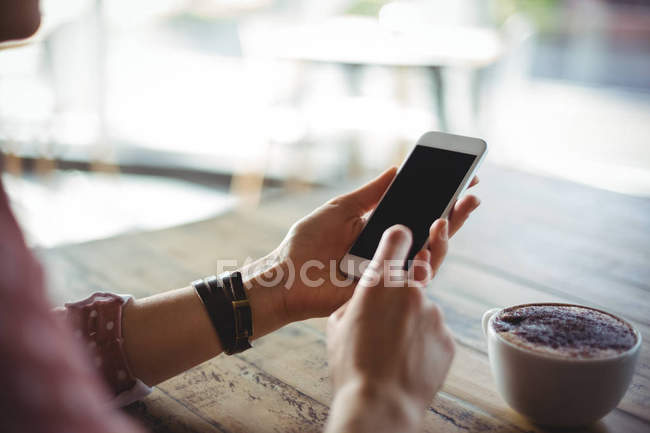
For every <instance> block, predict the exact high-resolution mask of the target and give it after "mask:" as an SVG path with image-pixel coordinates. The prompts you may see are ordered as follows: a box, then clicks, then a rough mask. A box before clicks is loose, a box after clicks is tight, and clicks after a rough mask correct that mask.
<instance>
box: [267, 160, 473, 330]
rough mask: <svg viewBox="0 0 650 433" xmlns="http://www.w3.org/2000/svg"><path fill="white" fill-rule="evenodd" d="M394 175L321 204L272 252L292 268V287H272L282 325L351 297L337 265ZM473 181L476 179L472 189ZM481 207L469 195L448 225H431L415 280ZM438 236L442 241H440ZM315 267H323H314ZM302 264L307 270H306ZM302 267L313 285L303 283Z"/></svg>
mask: <svg viewBox="0 0 650 433" xmlns="http://www.w3.org/2000/svg"><path fill="white" fill-rule="evenodd" d="M396 172H397V169H396V168H395V167H392V168H390V169H388V170H386V171H385V172H384V173H382V174H381V175H380V176H379V177H377V178H375V179H374V180H372V181H370V182H369V183H367V184H365V185H364V186H362V187H360V188H359V189H357V190H355V191H352V192H350V193H348V194H344V195H341V196H339V197H336V198H334V199H332V200H330V201H328V202H327V203H325V204H324V205H322V206H320V207H319V208H317V209H316V210H314V211H313V212H312V213H310V214H309V215H307V216H306V217H304V218H302V219H301V220H299V221H298V222H296V223H295V224H294V225H293V226H292V227H291V229H290V230H289V233H288V234H287V235H286V237H285V238H284V240H283V241H282V243H281V244H280V246H279V247H278V248H277V249H276V250H275V251H273V253H271V255H270V256H271V261H272V262H274V263H277V264H278V265H279V267H280V269H282V270H283V271H284V272H286V270H287V269H288V267H289V266H291V267H292V268H293V270H294V275H293V278H292V280H293V281H292V283H291V285H290V286H289V287H278V288H276V293H275V294H274V296H273V297H272V298H273V301H272V302H273V303H274V304H276V306H277V308H276V310H280V311H278V312H277V314H279V315H280V316H282V321H283V322H284V323H289V322H293V321H297V320H304V319H307V318H310V317H323V316H327V315H329V314H331V313H332V312H333V311H334V310H336V309H337V308H338V307H339V306H341V305H342V304H343V303H345V302H346V301H347V300H348V299H349V298H350V297H351V296H352V293H353V291H354V287H355V286H356V284H357V282H356V281H354V280H351V279H347V278H346V276H345V275H344V274H343V273H342V272H341V271H340V270H339V266H338V262H339V261H340V260H341V259H342V258H343V256H344V255H345V253H346V252H347V251H348V250H349V249H350V247H351V246H352V244H353V242H354V241H355V240H356V238H357V237H358V236H359V233H360V232H361V230H362V229H363V227H364V225H365V222H366V219H367V214H368V213H369V212H370V211H371V210H372V209H374V207H375V206H376V205H377V204H378V202H379V200H380V199H381V197H382V195H383V194H384V192H385V191H386V188H388V186H389V185H390V183H391V181H392V180H393V178H394V177H395V174H396ZM477 183H478V178H476V177H475V178H474V179H473V180H472V182H471V184H470V186H474V185H476V184H477ZM479 204H480V200H479V199H478V198H477V197H475V196H473V195H467V196H465V197H463V198H462V199H460V200H458V202H456V204H455V205H454V207H453V210H452V212H451V214H450V217H449V223H448V224H446V222H445V221H444V220H437V221H436V222H434V224H433V225H432V226H431V230H430V236H429V241H428V243H427V245H426V246H425V248H423V249H422V250H421V251H420V252H419V253H418V254H417V255H416V257H415V259H416V260H421V261H424V262H428V263H429V265H430V268H429V269H428V270H427V269H423V268H421V267H420V268H418V270H417V271H416V273H415V279H416V280H419V281H422V282H425V283H426V282H428V280H429V279H430V278H431V276H432V275H433V274H434V273H435V271H436V270H437V269H438V267H439V266H440V264H441V263H442V259H443V258H444V255H445V253H446V245H447V243H446V238H447V237H450V236H453V234H454V233H456V232H457V231H458V229H459V228H460V227H461V226H462V225H463V223H464V222H465V221H466V220H467V218H468V217H469V215H470V213H471V212H472V211H473V210H474V209H476V208H477V207H478V206H479ZM441 238H442V239H445V242H440V241H439V240H440V239H441ZM441 248H444V249H445V251H441ZM317 263H320V264H322V265H324V266H321V265H318V266H316V264H317ZM306 264H307V265H311V266H307V267H305V265H306ZM301 269H304V271H303V272H304V273H305V275H306V276H307V278H308V280H309V281H311V282H314V284H309V281H307V282H306V281H303V278H301V275H300V270H301ZM335 279H336V280H338V281H335ZM346 279H347V281H345V280H346ZM315 282H318V284H315Z"/></svg>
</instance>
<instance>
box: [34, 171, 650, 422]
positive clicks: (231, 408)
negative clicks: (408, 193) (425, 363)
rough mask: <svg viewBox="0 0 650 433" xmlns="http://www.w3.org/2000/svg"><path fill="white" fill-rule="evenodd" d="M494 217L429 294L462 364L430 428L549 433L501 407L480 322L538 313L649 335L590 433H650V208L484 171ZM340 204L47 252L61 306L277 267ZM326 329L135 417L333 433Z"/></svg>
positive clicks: (262, 346) (288, 338) (310, 328)
mask: <svg viewBox="0 0 650 433" xmlns="http://www.w3.org/2000/svg"><path fill="white" fill-rule="evenodd" d="M481 178H482V182H481V184H480V186H479V187H478V188H477V192H478V193H479V194H480V196H481V198H482V199H483V205H482V206H481V208H479V210H478V211H477V213H476V215H475V216H474V217H473V218H472V219H471V220H470V221H469V222H468V224H467V225H466V227H465V228H464V229H463V231H462V232H461V233H460V234H459V235H458V236H457V237H456V238H454V240H453V246H452V248H451V251H450V254H449V257H448V258H447V261H446V263H445V265H444V267H443V269H442V270H441V272H440V274H439V275H438V277H437V278H436V280H435V282H434V284H433V286H432V287H430V288H429V290H428V296H430V297H431V299H433V300H435V301H436V302H438V303H439V304H440V305H441V306H442V308H443V309H444V311H445V314H446V317H447V320H448V322H449V325H450V327H451V328H452V330H453V331H454V333H455V335H456V339H457V342H458V351H457V355H456V358H455V360H454V364H453V367H452V369H451V373H450V375H449V377H448V379H447V381H446V383H445V385H444V387H443V389H442V391H441V392H439V393H438V395H437V397H436V398H435V399H434V401H433V402H432V403H431V407H430V409H429V411H428V413H427V415H426V426H425V430H426V431H432V432H433V431H435V432H460V431H465V432H466V431H498V432H508V431H535V432H537V431H543V429H542V428H540V427H537V426H535V425H532V424H531V423H530V422H528V421H527V420H525V419H524V418H522V417H521V416H519V415H518V414H516V413H515V412H513V411H512V410H511V409H510V408H509V407H508V406H507V405H506V404H505V403H504V401H503V400H502V399H501V398H500V397H499V395H498V394H497V392H496V389H495V385H494V383H493V381H492V377H491V374H490V370H489V366H488V359H487V355H486V345H485V341H484V338H483V336H482V332H481V329H480V328H481V326H480V317H481V313H483V311H485V310H486V309H488V308H490V307H494V306H505V305H509V304H516V303H522V302H529V301H566V302H576V303H581V304H586V305H592V306H596V307H601V308H604V309H606V310H609V311H612V312H614V313H618V314H620V315H622V316H623V317H625V318H626V319H629V320H630V321H631V322H632V323H634V324H635V325H636V326H637V327H638V328H639V329H640V330H641V332H642V333H643V337H644V341H645V342H644V344H643V346H642V348H641V357H640V362H639V364H638V366H637V371H636V374H635V376H634V382H633V385H632V386H631V387H630V389H629V391H628V393H627V395H626V396H625V398H624V399H623V401H622V402H621V404H620V405H619V407H618V408H617V409H616V410H614V411H613V412H611V413H610V414H609V415H608V416H607V417H605V418H604V419H603V420H602V421H600V422H599V423H597V424H596V425H594V426H592V427H591V429H590V430H589V431H600V432H605V431H612V432H614V431H616V432H626V433H628V432H648V431H650V348H649V345H648V343H647V342H648V340H649V339H650V315H649V314H648V313H649V312H650V296H649V294H650V200H648V199H640V198H633V197H628V196H624V195H620V194H616V193H611V192H606V191H601V190H596V189H592V188H588V187H585V186H581V185H577V184H573V183H569V182H564V181H559V180H552V179H547V178H542V177H537V176H532V175H528V174H523V173H520V172H517V171H511V170H506V169H501V168H496V167H492V166H489V165H488V166H485V167H484V168H483V169H482V171H481ZM334 193H335V191H333V190H317V191H311V192H309V193H304V194H302V195H292V196H291V197H285V198H277V199H274V200H267V201H266V202H264V203H263V204H262V206H261V207H260V208H259V209H258V210H257V211H255V212H252V213H243V214H239V213H233V214H230V215H226V216H222V217H219V218H215V219H212V220H209V221H204V222H199V223H195V224H189V225H185V226H181V227H176V228H173V229H168V230H163V231H158V232H150V233H141V234H131V235H124V236H120V237H117V238H113V239H108V240H103V241H98V242H91V243H87V244H81V245H72V246H66V247H61V248H56V249H52V250H45V251H41V252H40V254H41V256H42V257H43V260H44V261H45V263H46V264H47V266H48V267H49V269H50V271H51V274H52V275H53V286H54V289H53V297H54V298H55V300H57V301H59V302H60V301H63V300H68V299H77V298H80V297H82V296H85V295H87V294H89V293H90V292H93V291H96V290H111V291H116V292H122V293H132V294H135V295H136V296H144V295H148V294H151V293H155V292H158V291H162V290H166V289H171V288H176V287H180V286H184V285H186V284H187V283H188V282H189V281H191V280H193V279H194V278H195V277H197V276H203V275H207V274H209V273H212V272H213V271H214V269H215V266H216V262H217V260H218V259H219V258H236V259H243V258H245V257H247V256H252V257H257V256H260V255H263V254H265V253H267V252H268V251H269V250H270V249H271V248H273V247H274V246H275V245H276V244H277V243H278V242H279V241H280V240H281V239H282V237H283V235H284V234H285V232H286V230H287V228H288V227H289V225H290V223H291V222H292V221H294V220H295V219H297V218H298V217H300V216H302V215H303V214H305V213H306V212H307V211H309V210H310V209H312V208H313V207H315V206H316V205H317V204H319V203H321V202H322V201H323V200H324V199H326V198H328V197H331V196H333V195H334ZM324 323H325V321H324V319H315V320H308V321H306V322H301V323H294V324H292V325H289V326H287V327H285V328H283V329H281V330H279V331H277V332H275V333H273V334H271V335H269V336H267V337H265V338H263V339H260V340H259V341H257V342H256V344H255V348H254V349H253V350H249V351H247V352H244V353H242V354H240V355H237V356H230V357H229V356H223V355H222V356H219V357H217V358H215V359H213V360H211V361H208V362H206V363H204V364H202V365H200V366H198V367H196V368H193V369H192V370H189V371H187V372H186V373H184V374H181V375H179V376H177V377H175V378H172V379H170V380H168V381H167V382H164V383H163V384H161V385H160V386H158V387H156V388H155V390H154V392H153V393H152V394H151V395H150V396H149V397H147V398H145V399H144V400H143V401H141V402H138V403H135V404H133V405H131V406H130V407H128V408H127V409H126V410H127V411H128V412H129V413H130V414H131V415H132V416H133V417H135V418H137V419H139V420H140V421H141V422H143V423H144V424H145V425H147V426H148V427H149V429H150V430H152V431H156V432H177V433H180V432H240V431H241V432H243V431H263V432H270V431H282V432H286V431H301V432H302V431H307V432H311V431H320V430H321V429H322V427H323V423H324V422H325V420H326V418H327V414H328V406H329V404H330V401H331V399H332V392H331V387H330V384H329V381H328V377H327V375H328V371H327V360H326V354H325V335H324V333H323V328H324Z"/></svg>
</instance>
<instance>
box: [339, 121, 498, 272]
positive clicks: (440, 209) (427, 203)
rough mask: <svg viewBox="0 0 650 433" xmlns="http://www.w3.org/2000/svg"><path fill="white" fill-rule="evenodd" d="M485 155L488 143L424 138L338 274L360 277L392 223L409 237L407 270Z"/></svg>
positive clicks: (433, 134) (457, 137)
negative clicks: (411, 243) (410, 240)
mask: <svg viewBox="0 0 650 433" xmlns="http://www.w3.org/2000/svg"><path fill="white" fill-rule="evenodd" d="M486 153H487V143H486V142H485V141H483V140H481V139H479V138H471V137H463V136H460V135H452V134H445V133H442V132H427V133H426V134H424V135H423V136H422V137H421V138H420V139H419V140H418V142H417V143H416V144H415V147H414V148H413V150H411V152H410V153H409V155H408V157H407V158H406V159H405V160H404V163H403V164H402V166H401V167H400V169H399V171H398V172H397V175H396V176H395V178H394V179H393V182H392V183H391V184H390V186H389V187H388V189H387V190H386V192H385V193H384V196H383V197H382V199H381V201H380V202H379V204H378V205H377V207H376V208H375V210H374V211H373V212H372V214H371V215H370V217H369V218H368V221H367V222H366V225H365V227H364V228H363V230H362V231H361V233H360V234H359V237H358V238H357V240H356V241H355V242H354V244H353V245H352V247H351V248H350V250H349V251H348V253H347V254H346V255H345V256H344V257H343V260H341V262H340V268H341V271H342V272H344V273H345V274H347V275H353V276H355V277H358V278H360V277H361V274H362V273H363V270H364V269H365V266H366V265H367V263H368V261H369V260H371V259H372V257H373V256H374V254H375V251H376V249H377V246H378V245H379V241H380V240H381V236H382V234H383V233H384V231H385V230H386V229H387V228H389V227H391V226H393V225H395V224H403V225H405V226H407V227H408V228H410V229H411V232H412V234H413V245H412V246H411V250H410V251H409V255H408V258H407V262H406V267H408V266H409V265H410V262H411V261H412V260H413V258H414V257H415V255H416V254H417V252H418V251H420V250H421V249H422V247H423V246H424V244H425V242H426V241H427V238H428V237H429V228H430V227H431V224H433V222H434V221H435V220H436V219H438V218H441V217H447V216H448V214H449V212H450V210H451V209H452V206H453V205H454V203H456V199H457V198H458V197H459V196H460V195H461V194H462V193H463V191H464V190H465V188H467V186H468V185H469V183H470V182H471V180H472V178H473V177H474V173H475V172H476V170H477V168H478V166H479V164H480V163H481V161H482V160H483V158H484V156H485V154H486Z"/></svg>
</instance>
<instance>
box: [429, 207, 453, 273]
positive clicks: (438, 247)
mask: <svg viewBox="0 0 650 433" xmlns="http://www.w3.org/2000/svg"><path fill="white" fill-rule="evenodd" d="M448 240H449V222H448V221H447V220H446V219H438V220H436V221H435V222H434V223H433V225H432V226H431V230H430V231H429V251H430V252H431V258H430V259H429V265H430V266H431V277H432V278H433V276H434V275H435V274H436V273H437V272H438V269H439V268H440V265H442V262H443V260H444V259H445V256H446V255H447V246H448Z"/></svg>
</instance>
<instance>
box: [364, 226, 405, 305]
mask: <svg viewBox="0 0 650 433" xmlns="http://www.w3.org/2000/svg"><path fill="white" fill-rule="evenodd" d="M411 242H412V235H411V230H409V229H408V227H406V226H403V225H400V224H398V225H394V226H392V227H390V228H388V229H387V230H386V231H385V232H384V234H383V235H382V237H381V241H380V242H379V246H378V247H377V251H376V252H375V255H374V257H373V258H372V261H371V262H370V266H368V268H367V269H366V270H365V271H364V273H363V275H362V276H361V280H360V281H359V285H358V286H357V288H356V289H355V293H354V295H352V297H353V298H354V297H355V296H356V295H357V293H360V295H359V296H364V293H365V291H366V289H367V288H370V287H375V286H377V285H379V284H384V283H385V277H387V275H385V273H386V272H390V275H388V277H391V278H392V277H394V276H396V274H398V273H399V271H398V270H400V269H403V268H404V263H405V261H406V258H407V256H408V253H409V250H410V248H411Z"/></svg>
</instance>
